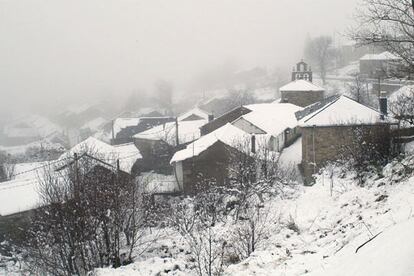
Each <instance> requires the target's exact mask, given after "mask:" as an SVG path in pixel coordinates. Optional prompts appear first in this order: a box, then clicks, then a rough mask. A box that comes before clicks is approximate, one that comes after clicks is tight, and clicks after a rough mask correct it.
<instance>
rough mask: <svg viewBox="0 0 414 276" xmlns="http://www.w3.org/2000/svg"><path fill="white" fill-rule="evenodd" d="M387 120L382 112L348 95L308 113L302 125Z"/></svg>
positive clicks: (374, 122) (330, 124)
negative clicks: (383, 118)
mask: <svg viewBox="0 0 414 276" xmlns="http://www.w3.org/2000/svg"><path fill="white" fill-rule="evenodd" d="M381 122H385V121H384V120H381V113H380V112H378V111H376V110H375V109H373V108H371V107H368V106H365V105H363V104H360V103H358V102H356V101H355V100H352V99H350V98H348V97H346V96H340V97H338V98H337V99H336V100H335V101H332V102H331V103H329V104H327V105H325V106H324V107H322V108H321V109H319V110H317V111H315V112H313V113H311V114H309V115H307V116H306V117H304V118H303V119H301V120H300V122H299V125H300V126H302V127H309V126H332V125H361V124H376V123H381Z"/></svg>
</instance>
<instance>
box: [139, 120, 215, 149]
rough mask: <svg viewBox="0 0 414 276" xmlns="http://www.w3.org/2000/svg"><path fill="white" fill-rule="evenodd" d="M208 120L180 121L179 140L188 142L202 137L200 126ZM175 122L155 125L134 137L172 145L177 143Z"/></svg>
mask: <svg viewBox="0 0 414 276" xmlns="http://www.w3.org/2000/svg"><path fill="white" fill-rule="evenodd" d="M207 122H208V121H207V120H204V119H203V120H196V121H178V140H179V142H180V144H182V143H188V142H191V141H194V140H195V139H198V138H199V137H200V127H202V126H203V125H205V124H206V123H207ZM175 128H176V126H175V122H169V123H165V124H162V125H158V126H155V127H153V128H150V129H147V130H145V131H143V132H140V133H138V134H135V135H134V138H140V139H149V140H162V141H164V142H166V143H168V144H170V145H175V143H176V129H175Z"/></svg>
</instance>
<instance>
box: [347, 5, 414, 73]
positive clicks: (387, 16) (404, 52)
mask: <svg viewBox="0 0 414 276" xmlns="http://www.w3.org/2000/svg"><path fill="white" fill-rule="evenodd" d="M357 19H358V21H359V25H358V27H357V28H355V29H354V30H352V31H351V34H350V36H351V38H353V39H354V40H356V41H357V43H358V44H359V45H373V46H380V47H382V48H385V49H386V50H387V51H389V52H391V53H393V54H395V55H396V56H398V57H400V58H401V59H402V61H403V63H404V66H403V67H401V68H399V71H401V70H403V71H405V72H406V73H412V72H413V70H414V55H413V49H414V47H413V46H414V12H413V2H412V1H409V0H362V5H361V8H360V9H359V11H358V13H357Z"/></svg>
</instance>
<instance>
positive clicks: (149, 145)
mask: <svg viewBox="0 0 414 276" xmlns="http://www.w3.org/2000/svg"><path fill="white" fill-rule="evenodd" d="M209 119H211V115H210V114H209V113H207V112H205V111H203V110H201V109H199V108H194V109H191V110H189V111H187V112H185V113H184V114H182V115H180V116H178V117H177V120H176V121H173V122H167V123H164V124H161V125H158V126H155V127H152V128H150V129H148V130H145V131H142V132H140V133H137V134H135V135H134V136H133V139H134V143H135V145H136V146H137V147H138V148H139V150H140V152H141V154H142V155H143V159H142V160H141V161H140V162H139V163H140V166H139V167H140V169H141V171H142V172H146V171H151V170H153V171H155V172H157V173H164V174H171V166H170V165H169V161H170V159H171V157H172V155H173V154H174V152H175V151H177V150H179V149H181V148H183V147H185V145H186V144H188V143H191V142H192V141H194V140H196V139H198V138H199V137H200V127H202V126H203V125H205V124H206V123H207V122H208V120H209Z"/></svg>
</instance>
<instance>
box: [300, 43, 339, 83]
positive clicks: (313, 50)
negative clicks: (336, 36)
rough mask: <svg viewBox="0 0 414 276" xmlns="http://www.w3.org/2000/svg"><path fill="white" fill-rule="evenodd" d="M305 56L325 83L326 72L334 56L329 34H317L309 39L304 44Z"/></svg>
mask: <svg viewBox="0 0 414 276" xmlns="http://www.w3.org/2000/svg"><path fill="white" fill-rule="evenodd" d="M304 54H305V58H306V59H308V60H309V61H310V62H311V63H313V64H315V65H316V66H314V68H315V67H316V69H317V71H318V72H319V74H320V76H321V79H322V81H323V83H324V84H325V83H326V73H327V71H328V68H329V65H330V64H331V62H332V59H333V58H334V57H335V51H334V49H333V47H332V38H331V37H330V36H319V37H315V38H312V39H309V40H308V41H307V42H306V45H305V53H304Z"/></svg>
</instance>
